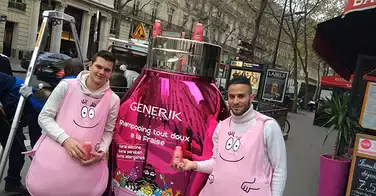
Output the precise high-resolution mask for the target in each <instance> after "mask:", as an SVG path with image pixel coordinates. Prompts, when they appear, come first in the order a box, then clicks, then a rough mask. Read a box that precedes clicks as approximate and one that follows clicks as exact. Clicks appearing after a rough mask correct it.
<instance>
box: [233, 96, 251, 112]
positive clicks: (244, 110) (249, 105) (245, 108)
mask: <svg viewBox="0 0 376 196" xmlns="http://www.w3.org/2000/svg"><path fill="white" fill-rule="evenodd" d="M247 103H248V105H246V106H245V107H244V109H243V110H242V111H241V112H240V113H235V112H234V111H233V110H232V109H231V112H232V114H234V115H235V116H241V115H243V114H244V113H246V112H247V111H248V110H249V108H250V107H251V103H250V100H248V101H247Z"/></svg>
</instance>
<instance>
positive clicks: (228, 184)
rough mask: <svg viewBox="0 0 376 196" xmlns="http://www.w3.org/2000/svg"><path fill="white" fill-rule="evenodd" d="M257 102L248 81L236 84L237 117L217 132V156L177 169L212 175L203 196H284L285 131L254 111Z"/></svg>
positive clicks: (232, 93)
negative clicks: (253, 102) (253, 104)
mask: <svg viewBox="0 0 376 196" xmlns="http://www.w3.org/2000/svg"><path fill="white" fill-rule="evenodd" d="M253 99H254V95H253V94H252V86H251V84H250V82H249V80H248V79H247V78H246V77H241V78H235V79H233V80H231V81H230V83H229V86H228V103H229V107H230V110H231V117H229V118H227V119H226V120H224V121H222V122H220V123H219V124H218V126H217V127H216V130H215V132H214V135H213V143H214V148H213V156H212V157H211V158H210V159H209V160H206V161H189V160H187V159H183V162H182V163H180V164H177V165H172V167H174V168H176V169H181V170H184V171H188V170H197V171H200V172H203V173H207V174H210V176H209V179H208V180H207V183H206V185H205V187H204V188H203V189H202V191H201V192H200V194H199V195H200V196H213V195H216V196H228V195H236V196H242V195H244V196H245V195H250V196H283V191H284V188H285V183H286V176H287V163H286V147H285V142H284V139H283V135H282V131H281V128H280V127H279V125H278V123H277V122H276V121H275V120H274V119H272V118H270V117H267V116H264V115H262V114H261V113H259V112H257V111H255V110H253V106H252V101H253Z"/></svg>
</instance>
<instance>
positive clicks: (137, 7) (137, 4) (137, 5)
mask: <svg viewBox="0 0 376 196" xmlns="http://www.w3.org/2000/svg"><path fill="white" fill-rule="evenodd" d="M138 11H140V1H136V2H135V3H134V4H133V15H134V16H138Z"/></svg>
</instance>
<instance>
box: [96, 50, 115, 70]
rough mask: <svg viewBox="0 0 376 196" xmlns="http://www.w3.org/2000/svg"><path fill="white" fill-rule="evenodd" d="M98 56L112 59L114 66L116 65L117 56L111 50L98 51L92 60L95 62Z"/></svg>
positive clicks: (107, 59)
mask: <svg viewBox="0 0 376 196" xmlns="http://www.w3.org/2000/svg"><path fill="white" fill-rule="evenodd" d="M98 57H102V58H104V60H106V61H111V62H112V63H113V64H114V66H115V63H116V57H115V56H114V54H112V53H111V52H109V51H107V50H101V51H99V52H97V53H96V54H94V56H93V58H92V59H91V61H92V62H93V63H94V62H95V61H96V60H97V58H98Z"/></svg>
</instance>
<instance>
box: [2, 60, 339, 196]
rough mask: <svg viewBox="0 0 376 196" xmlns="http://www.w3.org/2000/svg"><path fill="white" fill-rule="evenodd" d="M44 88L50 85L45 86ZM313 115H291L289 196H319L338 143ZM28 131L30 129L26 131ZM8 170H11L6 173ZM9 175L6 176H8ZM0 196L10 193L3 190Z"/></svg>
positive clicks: (6, 195) (288, 152) (27, 165)
mask: <svg viewBox="0 0 376 196" xmlns="http://www.w3.org/2000/svg"><path fill="white" fill-rule="evenodd" d="M12 66H13V70H19V73H14V75H15V76H17V77H20V78H22V79H24V78H25V73H21V72H20V71H22V70H21V69H22V68H21V69H20V66H19V65H17V64H16V63H13V65H12ZM39 83H43V82H41V81H38V80H37V79H36V77H35V76H33V78H32V80H31V85H32V86H35V87H37V86H38V84H39ZM43 84H44V85H48V84H46V83H43ZM313 115H314V114H313V113H311V112H304V111H299V113H298V114H291V113H290V114H289V116H288V120H289V121H290V124H291V131H290V135H289V138H288V140H287V141H286V148H287V160H288V179H287V184H286V190H285V194H284V195H285V196H302V195H304V196H317V192H318V182H319V169H320V155H321V154H322V153H330V152H331V150H332V146H333V143H334V137H333V136H332V137H329V139H328V141H327V144H326V145H325V146H323V147H321V145H322V141H323V138H324V134H325V128H321V127H317V126H313V125H312V122H313ZM25 132H27V128H25ZM25 144H26V145H27V146H28V148H30V141H29V140H26V141H25ZM29 165H30V159H29V158H26V161H25V167H24V169H23V171H22V176H23V179H22V180H23V183H24V180H25V179H24V178H25V176H26V173H27V168H28V167H29ZM5 171H7V170H5ZM5 174H6V173H5ZM3 189H4V182H3V181H2V183H1V184H0V190H3ZM0 195H5V196H8V195H12V194H6V193H4V192H2V191H0Z"/></svg>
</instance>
